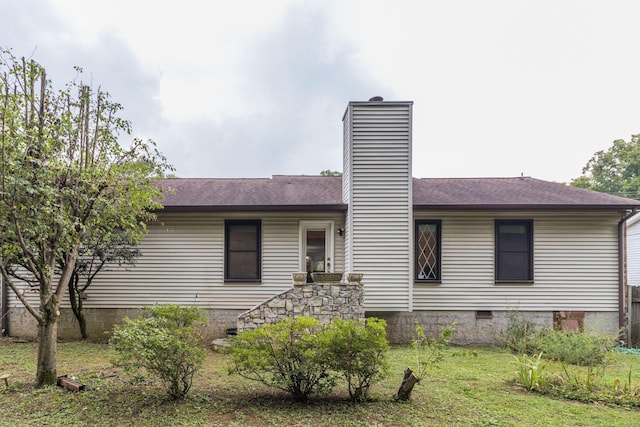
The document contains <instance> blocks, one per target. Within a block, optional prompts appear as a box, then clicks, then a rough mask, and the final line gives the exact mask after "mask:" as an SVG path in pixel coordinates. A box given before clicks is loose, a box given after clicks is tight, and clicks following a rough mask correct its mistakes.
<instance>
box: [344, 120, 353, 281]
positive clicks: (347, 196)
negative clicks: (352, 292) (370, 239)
mask: <svg viewBox="0 0 640 427" xmlns="http://www.w3.org/2000/svg"><path fill="white" fill-rule="evenodd" d="M350 114H351V107H348V108H347V112H346V113H345V119H343V122H342V131H343V135H342V138H343V144H342V150H343V153H342V171H343V172H342V202H343V203H345V204H347V205H350V203H351V192H352V191H353V189H352V186H351V158H352V154H351V151H352V145H351V120H346V118H347V117H350ZM352 227H353V210H352V209H348V210H347V214H346V218H345V224H344V264H345V269H346V271H350V272H353V271H355V270H354V269H353V253H352V246H351V240H352V232H351V230H352Z"/></svg>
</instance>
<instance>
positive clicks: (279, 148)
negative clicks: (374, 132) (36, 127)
mask: <svg viewBox="0 0 640 427" xmlns="http://www.w3.org/2000/svg"><path fill="white" fill-rule="evenodd" d="M639 16H640V2H639V1H636V0H628V1H620V0H611V1H601V0H575V1H570V0H536V1H524V0H522V1H519V0H484V1H477V0H451V1H432V0H422V1H408V0H396V1H374V0H335V1H334V0H322V1H320V0H318V1H304V0H269V1H265V0H238V1H217V0H216V1H204V0H202V1H197V0H181V1H179V2H178V1H162V0H154V1H146V0H109V1H93V0H0V46H4V47H7V48H11V49H12V50H13V52H14V54H15V55H16V56H25V57H31V58H33V59H35V60H37V61H38V62H40V63H41V64H42V65H44V66H45V67H46V68H47V71H48V74H49V76H50V77H51V78H52V79H53V80H54V84H56V85H58V86H60V87H61V86H62V85H63V83H65V82H67V81H69V80H71V79H72V78H73V77H74V76H75V73H74V71H73V66H80V67H82V68H83V69H84V77H83V79H84V80H85V81H86V82H91V83H92V85H93V86H94V87H97V86H100V87H101V88H103V89H105V90H107V91H108V92H110V93H111V95H112V98H113V99H114V100H116V101H118V102H120V103H121V104H123V106H124V108H125V110H124V112H123V116H124V117H125V118H127V119H130V120H131V121H132V122H133V126H134V130H135V134H136V136H141V137H145V138H151V139H153V140H155V141H156V142H157V144H158V146H159V148H160V150H161V151H162V152H163V153H164V154H165V155H166V156H167V157H168V159H169V161H170V162H171V163H172V164H173V165H174V166H175V167H176V174H177V175H178V176H181V177H269V176H271V175H275V174H309V175H314V174H319V172H320V171H322V170H324V169H333V170H341V169H342V160H341V150H342V136H341V135H342V123H341V119H342V114H343V113H344V109H345V107H346V105H347V103H348V102H349V101H365V100H367V99H369V98H370V97H371V96H374V95H380V96H383V97H384V98H385V100H403V101H405V100H411V101H414V111H413V114H414V117H413V119H414V136H413V138H414V139H413V144H414V148H413V152H414V153H413V154H414V160H413V175H414V176H416V177H496V176H519V175H520V174H524V175H527V176H534V177H537V178H540V179H546V180H550V181H560V182H568V181H570V180H571V179H572V178H575V177H577V176H579V175H580V174H581V171H582V167H583V166H584V165H585V164H586V162H587V161H588V160H589V158H590V157H591V156H592V155H593V154H594V153H595V152H596V151H598V150H601V149H606V148H608V147H609V146H610V145H611V143H612V142H613V141H614V140H616V139H625V140H629V138H630V136H631V135H632V134H636V133H640V32H639V31H638V23H637V19H638V17H639Z"/></svg>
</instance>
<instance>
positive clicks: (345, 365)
mask: <svg viewBox="0 0 640 427" xmlns="http://www.w3.org/2000/svg"><path fill="white" fill-rule="evenodd" d="M322 343H323V344H322V345H321V347H322V348H323V350H322V351H325V352H326V355H327V357H328V359H329V361H330V364H331V369H332V370H335V371H337V372H339V373H341V374H342V375H343V376H344V378H345V380H346V381H347V386H348V389H349V397H350V398H351V401H353V402H362V401H365V400H366V399H367V393H368V391H369V388H370V387H371V384H373V383H374V382H375V381H376V380H378V379H380V378H382V377H383V376H384V375H385V374H386V372H387V370H388V362H387V351H388V349H389V344H388V343H387V339H386V322H385V321H384V320H382V319H377V318H373V317H370V318H368V319H367V320H366V323H365V324H362V323H360V322H358V321H356V320H342V319H337V318H336V319H333V321H332V322H331V325H329V326H328V328H327V329H326V331H325V332H324V333H323V334H322Z"/></svg>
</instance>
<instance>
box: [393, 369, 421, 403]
mask: <svg viewBox="0 0 640 427" xmlns="http://www.w3.org/2000/svg"><path fill="white" fill-rule="evenodd" d="M418 381H420V379H419V378H418V377H416V376H415V375H414V373H413V371H412V370H411V369H409V368H407V369H405V371H404V378H403V379H402V383H401V384H400V388H399V389H398V394H396V395H395V399H396V400H409V399H410V398H411V392H412V391H413V386H414V385H416V384H417V383H418Z"/></svg>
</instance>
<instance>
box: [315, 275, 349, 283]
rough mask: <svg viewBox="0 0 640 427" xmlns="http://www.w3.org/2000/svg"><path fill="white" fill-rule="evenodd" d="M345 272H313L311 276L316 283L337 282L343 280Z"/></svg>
mask: <svg viewBox="0 0 640 427" xmlns="http://www.w3.org/2000/svg"><path fill="white" fill-rule="evenodd" d="M342 275H343V273H311V278H312V279H313V281H314V282H316V283H330V282H331V283H335V282H339V281H341V280H342Z"/></svg>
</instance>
